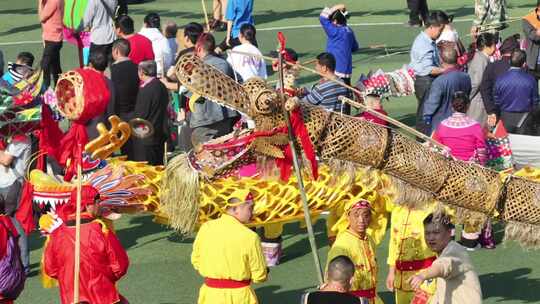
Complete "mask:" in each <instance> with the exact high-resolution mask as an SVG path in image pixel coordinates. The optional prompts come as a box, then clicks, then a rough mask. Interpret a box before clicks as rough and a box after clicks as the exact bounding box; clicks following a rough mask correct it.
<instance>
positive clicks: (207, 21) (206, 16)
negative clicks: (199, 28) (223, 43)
mask: <svg viewBox="0 0 540 304" xmlns="http://www.w3.org/2000/svg"><path fill="white" fill-rule="evenodd" d="M201 4H202V10H203V14H204V21H205V22H206V31H207V32H210V21H209V20H208V11H207V10H206V2H205V0H201Z"/></svg>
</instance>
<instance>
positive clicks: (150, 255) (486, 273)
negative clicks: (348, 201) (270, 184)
mask: <svg viewBox="0 0 540 304" xmlns="http://www.w3.org/2000/svg"><path fill="white" fill-rule="evenodd" d="M473 2H474V1H473V0H434V1H429V5H430V8H431V9H442V10H445V11H447V12H449V13H451V14H455V16H456V20H457V22H456V27H457V28H458V30H459V31H460V33H461V35H462V36H465V35H466V33H468V29H469V27H470V25H471V18H473V11H474V9H473ZM508 2H509V16H511V17H520V16H523V15H524V14H525V13H526V12H527V11H528V10H529V8H530V7H531V6H533V5H534V4H533V2H534V1H532V0H529V1H526V0H508ZM331 4H333V3H329V2H325V1H319V0H316V1H315V0H305V1H299V0H289V1H283V0H281V1H280V0H274V1H270V0H256V1H255V12H254V15H255V22H256V24H257V28H258V30H259V31H258V40H259V44H260V46H261V49H262V51H263V53H265V54H267V53H269V52H270V51H271V50H273V49H275V47H276V32H277V29H276V28H283V27H285V28H284V29H283V30H282V31H283V32H284V33H285V34H286V36H287V38H288V43H289V46H290V47H293V48H294V49H296V50H297V52H298V53H299V54H300V55H301V59H302V60H307V59H311V58H313V57H314V56H316V55H317V54H318V53H320V52H321V51H323V50H324V47H325V38H324V36H323V32H322V30H321V29H320V28H319V27H318V26H317V25H318V15H319V12H320V10H321V9H322V7H323V6H324V5H331ZM345 4H346V5H347V6H348V9H349V10H350V11H351V12H352V17H351V19H350V21H349V22H350V23H351V24H359V25H357V26H354V27H353V28H354V30H355V32H356V36H357V39H358V41H359V42H360V44H361V47H362V49H361V50H360V51H359V52H358V53H357V54H355V55H354V58H353V60H354V64H355V69H354V77H353V78H354V79H356V78H357V77H358V76H359V75H360V73H367V72H368V71H369V70H370V69H378V68H382V69H384V70H391V69H396V68H399V67H401V66H402V65H403V64H406V63H408V54H407V53H406V51H407V50H408V49H409V47H410V45H411V43H412V40H413V39H414V37H415V36H416V35H417V33H418V31H419V30H418V29H411V28H406V27H404V26H402V25H396V23H404V22H406V21H407V11H406V9H405V7H406V1H405V0H379V1H373V0H371V1H352V0H348V1H345ZM35 5H36V1H35V0H17V1H15V0H2V1H0V18H1V20H2V21H1V22H0V49H1V50H2V51H3V52H4V56H5V58H6V61H7V60H13V59H14V57H15V56H16V54H17V53H18V52H20V51H23V50H28V51H31V52H33V53H34V54H35V55H36V60H37V61H36V62H39V58H40V57H41V47H42V46H41V44H40V42H39V41H40V39H41V38H40V37H41V36H40V35H41V30H40V25H39V23H38V21H37V20H38V19H37V16H36V14H37V9H36V7H35ZM210 5H211V1H207V6H208V7H210ZM149 12H158V13H159V14H160V15H161V16H162V20H163V21H162V22H163V23H164V21H166V20H174V21H176V22H177V23H178V24H180V25H181V24H185V23H187V22H189V21H202V20H203V15H202V12H201V2H200V1H198V0H155V1H148V2H146V3H144V4H140V5H132V6H130V14H132V15H133V16H134V18H135V20H136V22H137V24H138V26H140V25H141V23H142V19H143V17H144V15H145V14H147V13H149ZM381 23H390V24H381ZM310 25H313V26H310ZM295 27H296V28H295ZM520 31H521V30H520V22H511V23H510V27H509V28H508V29H507V30H505V31H504V34H503V36H504V37H506V36H507V35H510V34H512V33H516V32H520ZM218 36H219V39H221V38H222V37H223V35H222V34H219V35H218ZM464 40H465V42H466V43H468V41H469V39H468V37H464ZM375 44H386V46H387V49H388V52H389V53H390V54H392V53H394V52H402V51H405V53H401V54H396V55H391V56H386V57H380V56H382V55H386V51H385V50H384V49H370V48H369V47H368V46H369V45H375ZM76 62H77V59H76V53H75V48H74V47H73V46H71V45H67V44H64V48H63V49H62V66H63V69H64V70H68V69H71V68H73V67H75V65H76ZM272 77H275V75H273V76H272ZM317 79H318V78H317V77H316V76H313V75H308V74H305V75H303V77H302V79H301V82H302V83H304V84H309V83H312V82H314V81H316V80H317ZM384 106H385V108H386V109H387V111H388V112H389V113H390V114H391V116H393V117H395V118H399V119H400V120H402V121H405V122H407V123H410V122H411V120H412V119H414V111H415V100H414V98H413V97H404V98H395V99H392V100H390V101H389V102H386V103H385V104H384ZM116 229H117V233H118V236H119V237H120V239H121V241H122V243H123V244H124V246H125V248H126V249H127V250H128V254H129V256H130V260H131V266H130V269H129V272H128V274H127V275H126V277H125V278H124V279H123V280H122V281H121V282H120V284H119V287H120V290H121V292H122V293H123V294H124V295H125V296H126V297H127V298H128V299H129V300H130V301H131V303H150V304H157V303H161V304H165V303H196V299H197V293H198V288H199V285H200V284H201V282H202V279H201V278H200V277H199V276H198V275H197V274H196V273H195V272H194V270H193V268H192V267H191V264H190V260H189V256H190V253H191V243H192V239H182V238H181V237H179V236H178V235H177V234H175V233H174V232H173V231H171V230H169V229H168V228H166V227H162V226H160V225H157V224H155V223H153V222H152V217H151V216H149V215H140V216H124V217H123V218H122V219H120V220H119V221H118V222H117V223H116ZM502 229H503V228H502V227H501V226H500V225H497V226H496V237H497V239H499V240H500V239H502V234H503V231H502ZM315 232H316V239H317V243H318V245H319V248H320V249H319V254H320V256H321V258H322V262H323V263H325V262H326V253H327V251H328V245H327V241H326V233H325V228H324V221H322V220H321V221H319V222H318V223H317V224H316V225H315ZM305 234H306V232H305V230H302V229H300V228H298V225H297V224H290V225H288V226H287V227H286V232H285V235H284V236H283V238H284V251H285V256H284V258H283V260H282V264H281V265H279V266H278V267H275V268H273V269H272V271H271V273H270V278H269V280H268V281H267V282H266V283H264V284H260V285H257V286H255V290H256V293H257V295H258V297H259V299H260V302H261V303H298V301H299V296H300V294H301V293H302V292H304V291H306V290H309V289H312V288H314V286H315V285H316V275H315V272H314V266H313V263H312V257H311V254H310V251H309V244H308V241H307V240H306V238H305ZM43 241H44V240H43V239H42V238H40V237H39V236H38V235H37V234H34V235H32V236H31V242H30V247H31V264H32V273H31V276H30V277H29V279H28V280H27V283H26V289H25V290H24V292H23V294H22V296H21V297H20V300H19V301H18V303H38V304H41V303H43V304H44V303H59V300H58V291H57V289H50V290H46V289H43V288H42V287H41V283H40V277H39V261H40V257H41V253H42V249H43ZM387 243H388V242H387V241H385V242H384V243H383V244H382V245H381V246H380V247H379V248H378V249H377V254H378V261H379V266H380V274H379V279H380V280H379V282H380V283H379V292H380V294H381V297H382V298H383V300H384V301H385V303H393V299H392V295H391V293H390V292H388V291H386V290H385V288H384V287H383V282H384V278H385V276H386V271H387V267H386V265H385V261H386V252H387ZM471 255H472V258H473V261H474V264H475V266H476V268H477V270H478V273H479V275H480V280H481V283H482V288H483V293H484V299H485V302H484V303H516V304H517V303H540V252H538V251H525V250H522V249H521V248H520V247H519V246H518V245H516V244H514V243H509V244H505V245H502V244H500V245H498V247H497V249H496V250H481V251H477V252H474V253H472V254H471Z"/></svg>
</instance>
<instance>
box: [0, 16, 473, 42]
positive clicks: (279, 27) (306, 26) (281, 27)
mask: <svg viewBox="0 0 540 304" xmlns="http://www.w3.org/2000/svg"><path fill="white" fill-rule="evenodd" d="M471 21H473V19H457V20H454V22H471ZM404 24H405V23H404V22H365V23H350V24H349V26H352V27H357V26H387V25H404ZM320 27H321V25H320V24H305V25H291V26H276V27H267V28H260V29H257V31H258V32H266V31H281V30H296V29H307V28H320ZM38 43H43V42H42V41H41V40H29V41H11V42H0V46H2V45H6V46H7V45H21V44H38Z"/></svg>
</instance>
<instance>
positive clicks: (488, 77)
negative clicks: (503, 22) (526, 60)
mask: <svg viewBox="0 0 540 304" xmlns="http://www.w3.org/2000/svg"><path fill="white" fill-rule="evenodd" d="M518 39H519V34H518V35H512V36H510V37H508V38H506V39H505V40H504V41H503V44H502V45H501V47H500V49H499V50H500V51H501V55H502V58H501V59H499V60H497V61H495V62H491V63H488V65H487V67H486V69H485V71H484V77H483V78H482V82H481V83H480V94H482V101H483V102H484V107H485V109H486V112H487V114H488V119H487V124H488V126H489V127H495V124H496V123H497V116H498V115H500V113H499V110H498V108H497V106H496V105H495V97H494V96H493V90H494V87H495V81H496V80H497V77H499V76H501V75H502V74H504V73H506V71H508V70H509V69H510V58H511V57H512V52H513V51H514V50H518V49H519V42H518Z"/></svg>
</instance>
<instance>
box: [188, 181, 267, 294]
mask: <svg viewBox="0 0 540 304" xmlns="http://www.w3.org/2000/svg"><path fill="white" fill-rule="evenodd" d="M230 197H231V198H230V199H229V200H228V201H227V202H226V213H224V214H223V215H222V216H221V217H220V218H218V219H216V220H212V221H208V222H206V223H204V224H203V225H202V226H201V229H200V230H199V232H198V233H197V237H196V238H195V242H194V243H193V253H192V254H191V263H192V264H193V267H194V268H195V270H197V271H198V272H199V273H200V274H201V276H203V277H204V284H203V286H202V287H201V289H200V292H199V301H198V303H199V304H215V303H222V304H256V303H258V301H257V297H256V295H255V292H254V291H253V289H252V288H251V286H250V285H251V283H260V282H264V281H266V277H267V269H266V263H265V259H264V255H263V253H262V249H261V241H260V240H259V236H258V235H257V234H256V233H255V232H253V231H252V230H250V229H249V228H247V227H246V226H245V225H244V224H245V223H248V222H249V221H250V219H251V217H252V215H253V198H252V195H251V193H249V190H245V189H239V190H236V191H235V192H234V193H232V194H231V196H230Z"/></svg>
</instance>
